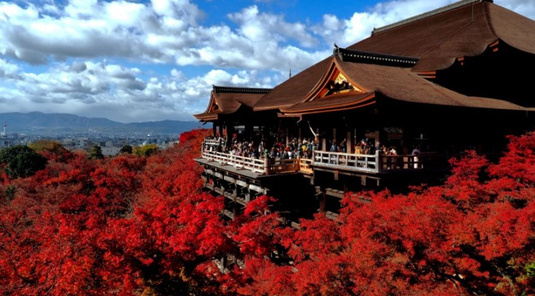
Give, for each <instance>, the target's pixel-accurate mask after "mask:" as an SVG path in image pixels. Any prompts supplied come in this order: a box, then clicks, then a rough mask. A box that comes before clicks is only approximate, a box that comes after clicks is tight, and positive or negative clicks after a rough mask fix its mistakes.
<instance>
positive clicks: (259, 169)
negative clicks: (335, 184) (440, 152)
mask: <svg viewBox="0 0 535 296" xmlns="http://www.w3.org/2000/svg"><path fill="white" fill-rule="evenodd" d="M210 141H212V142H213V143H212V142H206V141H205V144H206V145H203V147H204V148H203V150H202V158H204V159H207V160H209V161H215V162H218V163H220V164H223V165H230V166H233V167H235V168H237V169H243V170H249V171H252V172H255V173H259V174H266V175H269V174H278V173H284V172H301V173H304V174H312V173H313V167H325V168H333V169H343V170H350V171H356V172H362V173H380V172H386V171H395V170H421V169H423V168H424V165H425V167H426V168H429V167H431V166H433V165H434V164H436V163H437V159H439V158H438V157H437V155H433V154H429V155H418V156H416V155H394V156H393V155H384V154H382V153H381V152H380V151H377V152H376V153H375V154H352V153H342V152H331V151H314V152H313V154H312V159H306V158H294V159H268V158H262V159H258V158H254V157H243V156H238V155H233V154H230V153H223V152H217V151H216V150H215V149H212V148H210V146H212V147H214V146H216V145H219V144H218V142H217V141H218V140H210Z"/></svg>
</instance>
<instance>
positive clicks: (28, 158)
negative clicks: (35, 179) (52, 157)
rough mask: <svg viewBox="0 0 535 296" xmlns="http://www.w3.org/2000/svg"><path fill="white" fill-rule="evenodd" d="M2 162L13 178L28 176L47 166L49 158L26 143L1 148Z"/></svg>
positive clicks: (0, 158)
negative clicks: (25, 144)
mask: <svg viewBox="0 0 535 296" xmlns="http://www.w3.org/2000/svg"><path fill="white" fill-rule="evenodd" d="M0 163H2V164H4V166H5V171H6V174H7V175H8V176H9V177H11V178H14V179H16V178H26V177H29V176H32V175H33V174H35V172H37V171H39V170H42V169H44V168H45V167H46V165H47V163H48V159H47V158H46V157H44V156H43V155H41V154H39V153H37V152H35V151H34V150H33V149H32V148H30V147H28V146H24V145H18V146H13V147H8V148H4V149H2V150H0Z"/></svg>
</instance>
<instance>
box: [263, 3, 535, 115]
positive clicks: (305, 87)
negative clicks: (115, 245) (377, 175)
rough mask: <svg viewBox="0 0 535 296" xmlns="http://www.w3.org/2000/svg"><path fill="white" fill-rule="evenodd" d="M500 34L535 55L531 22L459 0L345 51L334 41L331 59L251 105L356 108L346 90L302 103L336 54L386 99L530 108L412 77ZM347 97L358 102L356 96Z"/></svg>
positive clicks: (352, 75)
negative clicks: (322, 98)
mask: <svg viewBox="0 0 535 296" xmlns="http://www.w3.org/2000/svg"><path fill="white" fill-rule="evenodd" d="M499 40H501V41H502V42H505V43H506V44H508V45H510V46H512V47H514V48H517V49H519V50H521V51H524V52H527V53H530V54H535V22H534V21H533V20H530V19H528V18H526V17H524V16H521V15H519V14H517V13H514V12H512V11H509V10H507V9H505V8H502V7H500V6H497V5H495V4H493V3H492V1H488V0H487V1H485V0H465V1H460V2H457V3H454V4H452V5H449V6H446V7H443V8H441V9H438V10H435V11H431V12H428V13H426V14H422V15H420V16H416V17H414V18H411V19H408V20H405V21H402V22H399V23H396V24H393V25H390V26H386V27H383V28H379V29H376V30H374V32H373V34H372V36H371V37H369V38H367V39H364V40H362V41H360V42H358V43H355V44H353V45H351V46H349V47H348V48H347V49H340V48H338V47H337V46H336V45H335V51H334V54H333V56H332V57H328V58H326V59H324V60H322V61H320V62H319V63H317V64H315V65H313V66H311V67H309V68H307V69H305V70H304V71H302V72H301V73H299V74H298V75H295V76H294V77H292V78H291V79H289V80H287V81H285V82H283V83H281V84H280V85H278V86H276V87H275V88H274V89H273V90H272V91H271V92H269V93H268V94H266V95H265V96H263V97H262V98H261V99H260V100H259V101H258V102H257V103H256V104H255V105H254V107H253V109H254V110H255V111H262V110H274V109H275V110H276V109H279V110H281V111H283V112H288V113H294V114H295V113H299V112H315V111H313V109H314V110H316V111H317V110H319V108H325V111H327V110H332V109H330V108H331V107H332V106H338V105H340V106H342V105H344V106H346V107H347V106H348V105H351V104H352V105H354V106H358V105H359V104H358V103H356V102H353V103H350V102H346V101H347V100H351V99H350V98H351V96H348V95H346V96H343V97H338V98H336V99H334V98H333V99H329V100H333V101H331V102H321V103H320V102H314V101H310V100H309V101H308V102H305V99H306V98H307V97H310V94H311V92H312V91H313V90H314V89H317V88H318V87H319V86H318V84H319V83H322V81H323V79H325V75H326V73H328V71H329V69H330V67H331V64H332V63H333V60H335V61H336V63H337V67H338V69H339V70H340V71H342V72H343V73H344V74H345V75H346V77H347V78H348V79H349V80H352V81H353V82H355V83H357V84H359V85H360V86H362V87H364V88H365V89H366V90H367V91H368V92H369V93H380V94H383V95H385V96H387V97H390V98H392V99H396V100H402V101H408V102H415V103H426V104H436V105H450V106H465V107H477V108H494V109H506V110H530V109H527V108H524V107H521V106H518V105H515V104H513V103H510V102H507V101H502V100H497V99H493V98H480V97H479V98H478V97H469V96H465V95H463V94H460V93H457V92H454V91H452V90H449V89H447V88H444V87H441V86H439V85H437V84H434V83H433V82H430V81H428V80H426V79H425V78H423V77H421V76H418V75H417V73H424V72H426V71H437V70H441V69H446V68H448V67H450V66H451V65H452V64H453V63H454V62H455V60H456V59H457V58H461V57H467V56H478V55H481V54H482V53H484V52H485V50H487V48H488V47H489V46H490V45H491V44H493V43H495V42H496V41H499ZM389 61H390V62H389ZM353 98H354V99H355V100H360V99H361V95H358V96H353ZM342 101H344V102H345V103H342ZM313 106H315V108H313ZM329 106H330V107H329ZM305 110H308V111H305Z"/></svg>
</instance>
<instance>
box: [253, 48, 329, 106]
mask: <svg viewBox="0 0 535 296" xmlns="http://www.w3.org/2000/svg"><path fill="white" fill-rule="evenodd" d="M330 66H331V58H330V57H329V58H326V59H324V60H322V61H320V62H319V63H317V64H314V65H312V66H311V67H309V68H307V69H305V70H303V71H301V72H299V73H298V74H297V75H294V76H293V77H292V78H290V79H288V80H286V81H284V82H283V83H281V84H279V85H277V86H276V87H275V88H273V90H272V91H270V92H269V93H268V94H266V95H265V96H263V97H262V98H261V99H260V100H259V101H258V103H256V104H255V106H254V107H253V109H254V111H265V110H278V109H279V108H286V107H291V106H293V105H295V104H297V103H299V102H300V101H301V100H303V98H304V97H305V96H307V95H308V94H309V93H310V92H311V90H312V89H313V88H314V87H315V86H316V84H317V83H318V81H319V80H320V79H321V78H322V77H323V75H325V71H327V70H328V69H329V67H330Z"/></svg>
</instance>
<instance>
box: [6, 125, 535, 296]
mask: <svg viewBox="0 0 535 296" xmlns="http://www.w3.org/2000/svg"><path fill="white" fill-rule="evenodd" d="M209 133H210V131H209V130H193V131H190V132H187V133H183V134H182V135H181V137H180V143H179V145H178V146H177V147H174V148H170V149H167V150H163V151H159V152H157V153H155V154H153V155H150V156H143V157H140V156H133V155H123V156H117V157H114V158H105V159H102V160H98V159H88V157H87V155H85V154H81V153H72V154H68V155H65V157H63V156H62V157H58V154H57V153H56V154H50V153H49V154H47V155H48V157H49V162H48V165H47V167H46V168H45V169H44V170H41V171H39V172H37V174H35V175H34V176H31V177H28V178H24V179H15V180H11V179H9V177H8V176H6V175H5V174H3V172H2V174H1V175H0V180H1V182H0V294H1V295H232V296H234V295H390V294H392V295H416V294H419V295H470V294H478V295H535V288H534V287H535V274H534V270H535V186H534V185H535V155H534V151H535V134H534V133H528V134H526V135H523V136H520V137H510V139H509V140H510V144H509V146H508V149H507V151H505V152H504V155H503V156H502V157H501V158H500V160H499V161H498V162H497V163H491V162H490V161H488V160H487V159H485V157H483V156H481V155H477V154H476V153H475V152H473V151H467V152H466V153H465V154H464V156H463V157H462V158H458V159H454V160H452V162H451V163H452V165H453V170H452V172H451V174H450V176H449V177H448V179H447V181H446V182H445V183H444V184H443V185H441V186H434V187H425V186H421V187H418V188H413V189H412V191H411V192H410V193H408V194H392V193H391V192H389V191H387V190H386V191H382V192H360V193H358V195H359V197H365V198H366V199H368V200H371V203H362V202H361V199H360V198H356V197H355V196H356V195H354V194H348V195H347V196H346V198H345V199H344V200H343V206H342V209H341V211H340V214H339V216H338V218H337V219H336V220H332V219H328V218H327V217H326V216H325V215H324V214H321V213H318V214H317V215H316V216H315V217H314V218H313V219H303V220H301V221H300V225H299V226H300V227H299V229H295V228H288V227H283V226H282V225H281V224H280V222H279V221H280V217H279V216H278V214H277V213H273V212H271V211H270V204H271V202H273V199H272V198H270V197H268V196H262V197H260V198H257V199H255V200H253V201H251V202H250V203H249V204H248V206H247V207H246V210H245V211H244V213H243V214H242V215H237V217H236V219H234V220H232V221H227V220H224V219H223V217H222V215H221V210H222V209H223V198H222V197H217V196H213V195H211V194H208V193H207V192H204V191H203V190H202V181H201V178H200V173H201V171H202V169H201V168H200V167H199V165H198V164H197V163H196V162H195V161H194V160H193V159H194V158H196V157H198V156H199V153H200V145H201V142H202V139H203V138H204V137H205V136H207V135H209ZM222 258H226V259H228V260H227V262H226V263H227V264H226V265H225V264H221V262H222V261H221V260H222ZM216 259H217V260H216ZM218 260H219V261H218ZM223 261H225V260H223ZM216 262H219V265H217V264H216Z"/></svg>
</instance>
